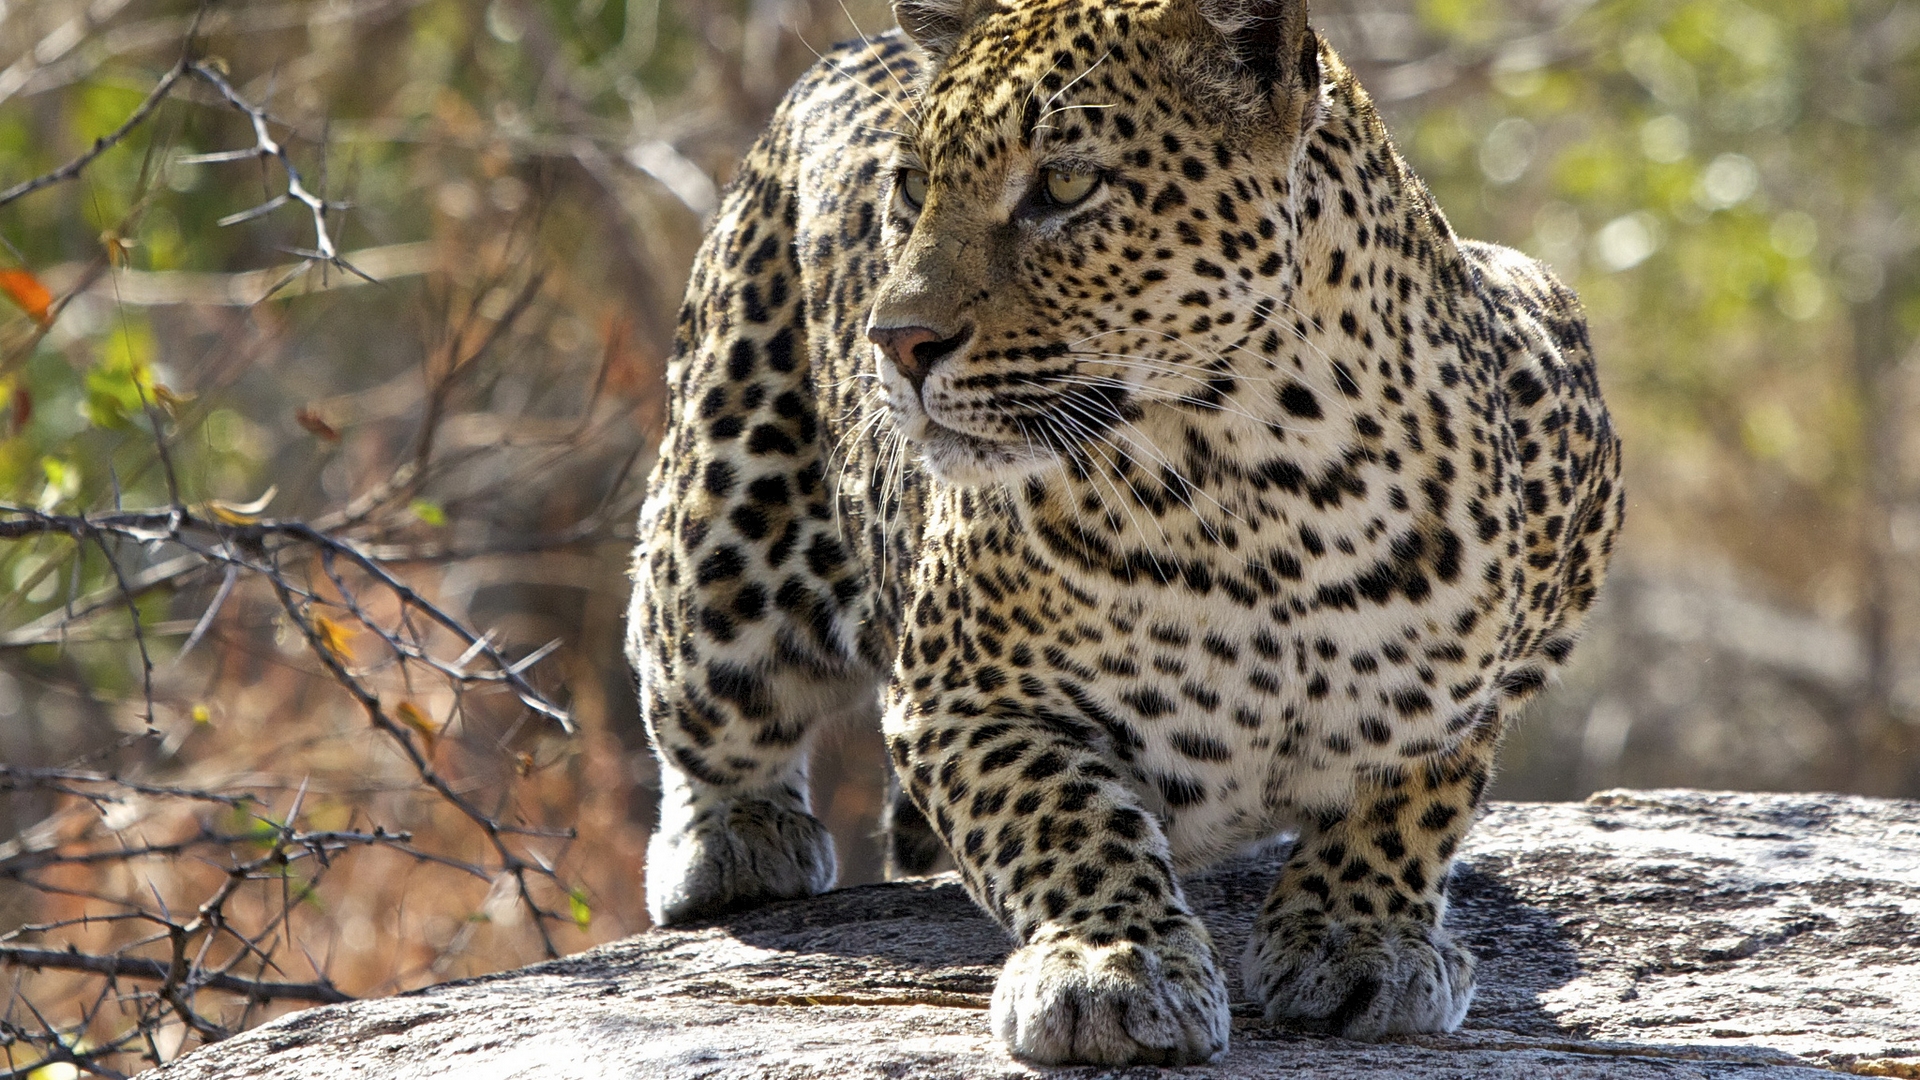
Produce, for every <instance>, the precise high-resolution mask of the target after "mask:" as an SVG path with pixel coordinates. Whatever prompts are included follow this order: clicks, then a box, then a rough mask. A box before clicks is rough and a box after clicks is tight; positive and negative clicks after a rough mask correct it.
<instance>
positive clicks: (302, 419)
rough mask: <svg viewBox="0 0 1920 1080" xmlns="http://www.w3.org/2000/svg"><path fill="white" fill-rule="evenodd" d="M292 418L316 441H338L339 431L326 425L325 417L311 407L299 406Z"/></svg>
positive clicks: (330, 425)
mask: <svg viewBox="0 0 1920 1080" xmlns="http://www.w3.org/2000/svg"><path fill="white" fill-rule="evenodd" d="M293 418H294V420H295V421H297V422H298V423H299V424H300V426H301V427H303V428H306V429H307V433H308V434H309V435H312V436H313V437H314V438H316V439H325V440H326V441H327V442H339V441H340V429H339V428H336V427H334V426H333V425H332V424H329V423H327V419H326V417H324V416H321V415H320V414H319V413H318V412H316V411H315V410H314V409H313V408H312V407H311V406H306V405H303V406H301V407H300V411H298V412H296V413H294V414H293Z"/></svg>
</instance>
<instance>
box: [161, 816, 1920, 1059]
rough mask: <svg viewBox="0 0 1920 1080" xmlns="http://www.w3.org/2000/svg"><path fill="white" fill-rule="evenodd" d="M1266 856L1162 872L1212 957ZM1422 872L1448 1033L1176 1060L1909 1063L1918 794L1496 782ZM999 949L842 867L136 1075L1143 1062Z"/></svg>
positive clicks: (1256, 1024)
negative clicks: (1034, 996) (1051, 1042)
mask: <svg viewBox="0 0 1920 1080" xmlns="http://www.w3.org/2000/svg"><path fill="white" fill-rule="evenodd" d="M1271 865H1272V860H1271V859H1266V860H1263V859H1259V858H1256V857H1249V858H1243V859H1240V860H1237V861H1235V862H1232V863H1229V864H1226V865H1224V866H1221V867H1218V868H1216V869H1214V870H1212V871H1209V872H1207V873H1206V874H1203V875H1199V876H1196V877H1194V878H1192V879H1191V880H1190V881H1189V882H1188V886H1187V888H1188V895H1189V896H1190V897H1191V898H1192V899H1193V900H1194V902H1195V903H1196V904H1197V905H1198V906H1199V907H1200V909H1201V910H1202V912H1204V913H1205V915H1206V918H1207V921H1208V924H1209V925H1210V926H1212V927H1213V930H1214V934H1215V939H1216V942H1217V943H1218V944H1219V946H1220V948H1221V954H1222V955H1223V956H1226V957H1235V956H1238V955H1239V951H1240V940H1241V939H1242V938H1243V937H1244V935H1245V934H1246V932H1247V926H1248V924H1249V922H1250V916H1251V914H1252V912H1253V910H1254V909H1255V907H1256V905H1258V903H1259V902H1260V900H1261V898H1262V897H1263V895H1264V893H1265V890H1266V886H1267V881H1268V879H1269V877H1270V874H1269V871H1268V867H1269V866H1271ZM1451 895H1452V897H1453V910H1452V913H1451V915H1450V916H1449V918H1451V919H1452V921H1453V922H1452V925H1453V926H1454V928H1455V931H1456V933H1457V934H1458V935H1459V936H1460V937H1461V939H1462V940H1463V941H1464V942H1465V943H1466V944H1467V945H1469V946H1470V947H1471V948H1472V949H1473V950H1474V952H1475V953H1477V954H1478V955H1479V958H1480V991H1479V996H1478V998H1477V999H1476V1000H1475V1002H1474V1006H1473V1011H1472V1013H1471V1014H1470V1015H1469V1016H1468V1017H1467V1021H1466V1025H1465V1026H1464V1027H1463V1028H1462V1029H1461V1030H1460V1031H1459V1032H1458V1033H1457V1034H1454V1035H1447V1036H1425V1037H1415V1038H1403V1039H1399V1040H1396V1041H1394V1042H1390V1043H1385V1044H1379V1045H1367V1044H1361V1043H1351V1042H1345V1041H1342V1040H1339V1039H1332V1038H1327V1037H1323V1036H1319V1035H1315V1034H1311V1033H1308V1032H1301V1031H1290V1030H1285V1029H1279V1028H1274V1027H1270V1026H1268V1025H1267V1024H1265V1023H1264V1022H1263V1021H1262V1020H1261V1019H1260V1012H1259V1010H1258V1009H1257V1008H1256V1007H1254V1006H1253V1005H1251V1004H1244V1005H1236V1006H1235V1020H1234V1031H1233V1046H1232V1049H1231V1050H1229V1051H1228V1053H1227V1055H1226V1057H1224V1058H1223V1059H1222V1060H1220V1061H1219V1062H1218V1063H1216V1064H1214V1065H1211V1066H1205V1067H1201V1068H1196V1069H1191V1070H1186V1071H1185V1073H1184V1074H1185V1075H1188V1076H1193V1077H1196V1078H1200V1077H1208V1078H1212V1077H1219V1078H1227V1077H1232V1078H1236V1080H1264V1078H1275V1077H1305V1076H1317V1077H1339V1078H1349V1077H1351V1078H1359V1077H1369V1078H1371V1077H1379V1078H1383V1080H1384V1078H1389V1077H1391V1078H1394V1080H1404V1078H1406V1077H1413V1076H1418V1077H1423V1078H1429V1077H1431V1078H1440V1077H1475V1078H1483V1077H1513V1078H1521V1077H1525V1078H1529V1080H1531V1078H1534V1077H1555V1078H1585V1077H1594V1078H1601V1077H1605V1078H1610V1080H1615V1078H1626V1080H1635V1078H1641V1077H1662V1078H1676V1077H1716V1078H1717V1077H1739V1078H1743V1080H1744V1078H1753V1080H1760V1078H1768V1080H1776V1078H1777V1080H1787V1078H1790V1077H1809V1078H1811V1077H1814V1076H1817V1075H1819V1074H1821V1073H1822V1072H1827V1071H1828V1070H1839V1071H1843V1072H1855V1073H1860V1074H1866V1075H1879V1076H1906V1077H1920V804H1916V803H1908V802H1893V801H1886V800H1876V799H1860V798H1847V797H1841V796H1826V795H1741V794H1710V793H1702V792H1692V791H1651V792H1627V791H1617V792H1607V793H1603V794H1600V795H1596V796H1594V797H1593V798H1592V799H1590V800H1588V801H1587V802H1586V803H1584V804H1564V803H1503V804H1496V805H1495V806H1494V807H1493V808H1492V809H1491V810H1490V812H1489V813H1488V814H1487V816H1486V819H1485V820H1484V821H1483V822H1482V823H1481V825H1480V826H1479V828H1478V829H1476V830H1475V832H1474V834H1473V839H1472V842H1471V843H1470V845H1469V846H1468V847H1467V849H1466V850H1465V852H1464V853H1463V858H1462V859H1461V860H1460V864H1459V867H1458V869H1457V872H1456V874H1455V877H1454V879H1453V883H1452V886H1451ZM1007 948H1008V942H1007V940H1006V939H1005V937H1003V936H1002V934H1001V932H1000V931H999V930H998V929H997V928H996V927H995V926H994V925H993V924H992V923H991V922H989V921H988V920H987V918H986V917H985V916H984V915H982V914H981V913H980V912H979V910H978V909H976V908H975V907H974V905H973V904H972V902H970V901H969V900H968V899H967V897H966V895H965V894H964V893H963V892H962V891H961V889H960V887H959V885H957V884H955V883H954V881H953V880H951V878H948V877H936V878H929V879H925V880H919V881H910V882H896V883H893V884H888V885H874V886H866V887H862V888H854V889H845V890H842V891H839V892H835V893H831V894H829V895H826V896H821V897H816V898H814V899H811V900H803V901H796V902H792V903H782V904H778V905H775V906H772V907H768V908H764V909H762V910H759V911H755V912H752V913H749V914H745V915H741V916H738V917H735V918H733V919H730V920H728V921H726V922H724V923H721V924H718V925H714V926H711V927H707V928H704V929H694V930H680V931H656V932H653V933H648V934H642V935H640V936H638V937H633V938H629V939H627V940H625V941H620V942H616V943H614V944H611V945H607V946H604V947H601V948H598V949H594V950H592V951H590V952H586V953H582V954H580V955H577V956H571V957H568V958H566V959H563V960H558V961H554V962H552V963H547V964H541V965H538V966H535V967H530V968H525V969H523V970H520V971H512V972H505V973H502V974H499V975H495V976H490V977H487V978H482V979H472V980H468V981H465V982H460V983H453V984H449V985H445V986H438V987H434V988H431V989H428V990H423V991H420V992H417V993H412V994H406V995H402V996H399V997H392V998H386V999H382V1000H374V1001H361V1002H355V1003H352V1004H348V1005H336V1006H328V1007H324V1008H316V1009H309V1010H307V1011H306V1012H301V1013H296V1014H293V1015H291V1016H287V1017H284V1018H282V1019H280V1020H278V1021H276V1022H274V1023H272V1024H268V1025H266V1026H264V1027H261V1028H259V1029H256V1030H254V1031H252V1032H249V1033H247V1034H245V1035H242V1036H240V1037H238V1038H234V1039H231V1040H229V1041H227V1042H224V1043H221V1044H218V1045H216V1046H212V1047H208V1048H206V1049H203V1050H201V1051H199V1052H197V1053H194V1054H192V1055H189V1056H188V1057H185V1058H183V1059H181V1060H180V1061H178V1062H176V1063H174V1064H172V1065H169V1066H167V1067H165V1068H163V1069H161V1070H159V1071H158V1072H155V1073H151V1074H149V1075H150V1076H153V1077H155V1078H156V1080H216V1078H221V1080H226V1078H236V1077H253V1078H261V1077H275V1078H278V1077H286V1078H294V1077H300V1078H336V1077H362V1078H364V1077H382V1076H406V1077H435V1076H464V1077H516V1078H521V1077H526V1078H531V1077H556V1078H558V1077H565V1078H567V1080H583V1078H592V1077H601V1076H606V1077H622V1078H626V1077H673V1078H675V1080H693V1078H705V1080H721V1078H735V1077H740V1078H745V1077H755V1078H759V1077H777V1078H792V1080H799V1078H815V1077H818V1078H830V1080H868V1078H875V1080H878V1078H883V1077H885V1078H899V1077H913V1078H916V1080H918V1078H926V1080H935V1078H949V1077H951V1078H956V1080H959V1078H966V1080H992V1078H1000V1077H1028V1076H1036V1075H1040V1074H1042V1073H1044V1074H1046V1075H1049V1076H1055V1075H1057V1076H1060V1077H1072V1078H1076V1080H1077V1078H1083V1077H1086V1078H1091V1077H1095V1076H1100V1077H1122V1076H1125V1077H1134V1076H1138V1077H1142V1078H1146V1077H1153V1076H1158V1075H1161V1073H1162V1070H1158V1069H1146V1068H1140V1069H1120V1070H1112V1069H1105V1070H1103V1069H1092V1068H1076V1069H1057V1070H1039V1069H1035V1068H1031V1067H1029V1066H1027V1065H1024V1064H1022V1063H1020V1062H1018V1061H1015V1060H1014V1059H1012V1058H1011V1057H1009V1056H1008V1055H1007V1054H1006V1052H1005V1051H1004V1050H1002V1049H1001V1048H1000V1046H999V1045H998V1044H997V1043H996V1042H995V1041H994V1039H993V1038H992V1037H991V1036H990V1035H989V1034H988V1032H987V1023H986V1012H985V1009H986V1005H987V998H988V995H989V993H990V992H991V990H992V988H993V979H994V974H995V972H996V971H997V970H998V968H999V965H1000V961H1001V959H1002V958H1003V957H1004V956H1005V955H1006V953H1007ZM1228 966H1229V967H1231V966H1232V965H1231V964H1229V965H1228ZM1235 990H1236V1000H1237V991H1238V987H1237V986H1236V987H1235ZM1828 1074H1829V1075H1830V1073H1828Z"/></svg>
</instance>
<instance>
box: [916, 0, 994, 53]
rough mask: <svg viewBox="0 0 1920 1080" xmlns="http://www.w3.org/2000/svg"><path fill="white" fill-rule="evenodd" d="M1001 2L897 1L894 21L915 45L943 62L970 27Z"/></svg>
mask: <svg viewBox="0 0 1920 1080" xmlns="http://www.w3.org/2000/svg"><path fill="white" fill-rule="evenodd" d="M998 3H999V0H893V18H894V20H895V21H896V22H898V23H899V24H900V29H902V30H905V31H906V32H907V36H908V37H910V38H912V39H913V41H914V44H916V45H919V46H920V48H921V49H923V50H925V52H926V53H927V55H928V56H930V57H932V58H933V59H934V60H935V61H939V60H943V59H945V58H946V56H947V54H948V53H950V52H952V51H953V47H954V45H955V44H957V43H958V42H959V41H960V35H961V34H964V33H966V30H967V27H969V26H972V25H973V24H974V23H975V22H977V21H978V20H979V19H980V17H981V16H982V15H984V14H986V13H987V12H989V11H990V10H992V9H993V8H995V7H996V6H998Z"/></svg>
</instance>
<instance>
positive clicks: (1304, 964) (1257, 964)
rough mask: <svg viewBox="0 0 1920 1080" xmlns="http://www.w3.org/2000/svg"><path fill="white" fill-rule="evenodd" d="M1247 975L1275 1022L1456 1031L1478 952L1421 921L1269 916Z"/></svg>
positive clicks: (1354, 1034)
mask: <svg viewBox="0 0 1920 1080" xmlns="http://www.w3.org/2000/svg"><path fill="white" fill-rule="evenodd" d="M1240 974H1241V978H1242V980H1243V981H1244V982H1245V983H1246V987H1247V993H1248V994H1249V995H1252V996H1253V997H1255V998H1256V999H1257V1000H1260V1001H1264V1002H1265V1003H1266V1014H1267V1019H1268V1020H1272V1021H1275V1022H1288V1023H1296V1024H1306V1025H1309V1026H1313V1027H1317V1028H1322V1029H1324V1030H1326V1031H1329V1032H1331V1033H1333V1034H1336V1035H1342V1036H1345V1037H1347V1038H1349V1039H1369V1040H1371V1039H1379V1038H1382V1037H1384V1036H1387V1035H1402V1034H1410V1033H1413V1032H1423V1031H1452V1030H1453V1029H1455V1028H1457V1027H1459V1026H1460V1021H1461V1020H1463V1019H1465V1018H1466V1015H1467V1006H1468V1005H1469V1004H1471V1003H1472V1001H1473V956H1472V955H1471V954H1470V953H1468V952H1467V951H1466V950H1465V949H1462V948H1461V947H1460V946H1459V945H1457V944H1455V943H1454V941H1453V936H1452V935H1451V934H1448V933H1447V932H1446V930H1445V929H1443V928H1441V927H1439V926H1434V925H1427V924H1425V923H1421V922H1418V921H1415V920H1411V919H1389V920H1378V921H1353V922H1342V921H1339V920H1336V919H1330V918H1328V917H1327V916H1326V915H1325V914H1323V913H1321V912H1319V911H1295V912H1288V913H1284V914H1281V915H1279V916H1275V917H1272V918H1268V919H1262V920H1261V921H1260V924H1259V925H1258V926H1256V927H1255V929H1254V934H1253V936H1252V937H1251V938H1250V939H1248V941H1247V951H1246V954H1245V956H1244V957H1243V959H1242V961H1241V968H1240Z"/></svg>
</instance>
